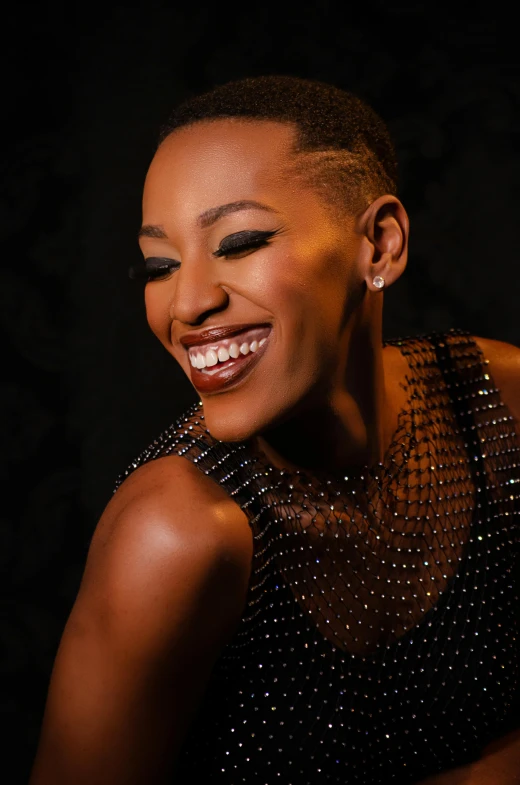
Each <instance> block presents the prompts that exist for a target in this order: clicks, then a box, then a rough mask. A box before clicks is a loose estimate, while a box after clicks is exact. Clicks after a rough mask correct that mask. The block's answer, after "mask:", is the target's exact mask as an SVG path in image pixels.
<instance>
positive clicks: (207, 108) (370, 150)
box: [160, 76, 397, 211]
mask: <svg viewBox="0 0 520 785" xmlns="http://www.w3.org/2000/svg"><path fill="white" fill-rule="evenodd" d="M229 118H236V119H243V120H246V121H247V120H249V121H255V120H268V121H275V122H280V123H286V124H292V125H293V126H294V127H295V131H296V138H295V147H294V153H295V154H296V157H295V168H294V171H295V173H296V174H299V175H301V176H303V177H304V178H306V179H307V181H308V182H310V183H311V185H313V186H314V187H317V188H318V189H319V190H320V191H323V192H324V195H325V196H326V197H327V198H328V199H329V200H331V201H332V202H333V203H334V204H338V205H340V206H342V207H346V208H347V209H349V210H350V211H355V210H358V209H360V208H364V207H366V206H368V204H370V202H372V201H373V200H374V199H377V197H378V196H381V195H382V194H385V193H390V194H395V193H396V192H397V160H396V154H395V149H394V145H393V143H392V140H391V137H390V134H389V131H388V128H387V127H386V125H385V123H384V122H383V121H382V120H381V118H380V117H379V116H378V115H377V114H376V112H375V111H374V110H373V109H372V108H371V107H370V106H368V105H367V104H366V103H364V102H363V101H362V100H361V99H360V98H358V97H357V96H355V95H353V94H352V93H349V92H346V91H345V90H341V89H339V88H337V87H334V86H332V85H329V84H325V83H323V82H317V81H313V80H309V79H299V78H297V77H292V76H260V77H252V78H247V79H241V80H238V81H234V82H229V83H227V84H224V85H220V86H218V87H215V88H214V89H213V90H211V91H209V92H207V93H204V94H202V95H197V96H195V97H193V98H190V99H188V100H187V101H185V102H184V103H182V104H180V106H178V107H177V108H176V109H175V110H174V112H173V114H172V115H171V116H170V118H169V120H168V122H167V124H166V125H165V126H164V127H163V129H162V130H161V135H160V142H162V141H163V140H164V139H165V138H166V137H167V136H169V135H170V134H171V133H173V132H174V131H176V130H177V129H179V128H183V127H186V126H190V125H193V124H195V123H201V122H211V121H214V120H220V119H229Z"/></svg>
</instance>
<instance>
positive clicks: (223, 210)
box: [137, 199, 278, 240]
mask: <svg viewBox="0 0 520 785" xmlns="http://www.w3.org/2000/svg"><path fill="white" fill-rule="evenodd" d="M240 210H265V211H266V212H268V213H277V212H278V211H277V210H275V209H274V208H272V207H268V205H266V204H262V202H255V201H254V200H252V199H243V200H241V201H239V202H229V203H228V204H221V205H220V206H219V207H211V208H210V209H209V210H206V211H205V212H203V213H201V214H200V215H199V217H198V218H197V223H198V224H199V226H200V227H201V228H202V229H207V228H208V226H212V225H213V224H214V223H216V222H217V221H218V220H219V219H220V218H223V217H224V216H225V215H230V214H231V213H238V212H240ZM137 236H138V237H153V238H155V239H156V240H167V239H168V235H167V234H166V232H165V231H164V228H163V227H162V226H154V225H153V224H145V225H144V226H141V228H140V229H139V233H138V235H137Z"/></svg>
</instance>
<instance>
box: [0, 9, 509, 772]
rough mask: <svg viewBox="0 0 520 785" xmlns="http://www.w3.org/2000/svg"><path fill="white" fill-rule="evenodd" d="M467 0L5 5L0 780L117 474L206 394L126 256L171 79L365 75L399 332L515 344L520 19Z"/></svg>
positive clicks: (389, 328)
mask: <svg viewBox="0 0 520 785" xmlns="http://www.w3.org/2000/svg"><path fill="white" fill-rule="evenodd" d="M463 5H464V6H466V4H462V3H459V4H458V5H457V3H453V4H452V7H451V10H450V12H449V15H446V16H444V15H442V13H441V10H440V6H438V5H436V4H433V3H432V4H428V5H424V6H423V5H421V4H420V3H418V2H415V3H412V2H410V3H403V2H401V3H395V4H394V6H393V8H391V9H389V8H386V7H385V4H384V3H380V2H377V1H373V2H371V3H370V4H367V6H366V7H358V6H355V5H353V4H350V3H348V2H345V3H330V2H322V3H321V4H320V5H319V7H318V4H317V3H313V4H312V7H311V6H310V5H309V7H305V6H304V5H300V6H299V7H298V6H292V8H291V11H290V12H289V10H288V8H287V7H285V8H284V6H283V5H282V4H267V5H266V4H263V5H259V4H258V3H254V4H250V5H246V4H243V5H242V6H241V7H240V8H239V9H238V10H237V9H235V10H232V9H231V8H227V7H226V6H225V5H222V4H220V5H219V4H213V5H212V7H211V8H203V7H201V6H195V5H194V7H193V9H192V8H186V7H185V6H182V7H181V6H180V5H177V4H174V3H171V4H168V3H159V2H154V1H153V0H150V2H148V3H146V4H133V5H132V6H131V7H124V5H122V4H120V5H119V6H118V7H115V8H111V7H110V6H108V5H106V6H105V7H104V9H102V10H100V9H99V8H98V7H97V6H96V7H91V8H89V7H86V6H82V7H81V8H77V9H74V8H72V7H69V9H68V11H65V10H62V11H60V12H59V13H58V12H57V11H55V12H53V11H52V8H50V7H49V6H47V5H45V4H44V5H43V6H42V7H39V8H38V9H35V8H33V7H23V6H17V9H16V10H13V9H11V11H10V12H9V15H8V16H7V17H5V16H4V19H3V32H4V36H3V44H2V59H3V68H2V75H3V80H2V82H3V87H2V99H3V100H2V104H3V109H4V120H3V132H4V143H3V146H2V150H3V166H2V172H3V188H2V195H1V199H2V202H1V204H2V210H1V213H0V221H1V226H2V264H1V271H0V320H1V323H2V328H3V333H2V358H3V362H2V366H3V368H4V369H5V371H4V374H3V381H2V382H1V383H0V401H1V411H2V429H1V433H2V444H1V461H2V477H3V479H4V480H5V486H4V490H3V493H2V506H1V509H0V564H1V580H2V591H1V592H0V607H1V610H2V622H1V626H0V659H1V666H2V676H3V677H4V678H3V682H2V684H3V686H2V690H1V691H0V705H1V708H2V710H3V711H2V714H3V715H5V718H6V719H7V728H8V731H5V730H4V732H3V735H2V737H1V739H2V745H5V751H3V752H2V756H1V759H0V769H1V768H3V769H4V772H5V773H6V772H7V771H11V774H9V775H8V774H7V773H6V774H5V776H4V772H2V771H1V770H0V779H1V780H2V781H5V782H6V783H7V782H9V783H11V782H12V783H13V784H14V783H24V782H26V780H27V776H28V770H29V767H30V763H31V760H32V756H33V754H34V746H35V743H36V738H37V733H38V728H39V723H40V720H41V712H42V706H43V701H44V696H45V691H46V686H47V681H48V678H49V673H50V668H51V664H52V660H53V657H54V654H55V651H56V646H57V643H58V640H59V635H60V632H61V629H62V626H63V623H64V620H65V618H66V616H67V613H68V611H69V609H70V606H71V603H72V601H73V598H74V594H75V592H76V590H77V586H78V581H79V579H80V575H81V570H82V566H83V563H84V558H85V553H86V549H87V547H88V541H89V538H90V536H91V534H92V530H93V527H94V525H95V522H96V520H97V517H98V516H99V514H100V511H101V510H102V508H103V506H104V505H105V504H106V502H107V500H108V498H109V496H110V493H111V488H112V485H113V481H114V478H115V476H116V475H117V474H118V473H119V471H120V470H121V469H122V468H124V466H125V465H126V464H127V463H128V462H129V460H130V459H131V457H132V456H133V455H134V454H135V453H136V452H138V451H140V449H141V448H142V447H143V446H144V445H145V444H146V443H147V442H148V441H150V440H151V439H152V438H153V437H154V436H155V435H156V433H157V432H158V431H160V430H161V429H162V428H163V427H165V426H166V425H167V424H168V423H169V422H170V421H171V420H172V419H173V418H174V417H175V416H176V415H177V414H179V413H180V412H181V411H182V409H183V408H185V406H186V405H187V404H188V403H189V402H191V401H192V400H193V399H194V396H193V394H192V392H191V388H190V386H189V384H188V383H187V382H186V381H185V380H184V379H183V378H182V377H181V376H180V374H179V373H178V372H177V370H176V368H175V367H174V365H173V361H171V360H170V359H169V357H168V355H167V354H166V352H165V351H164V350H163V349H162V348H161V347H160V346H159V344H158V343H157V345H156V343H155V342H154V341H155V339H154V338H153V337H152V336H151V335H148V331H147V327H146V324H145V319H144V311H143V306H142V291H141V289H140V288H139V287H137V286H136V285H134V284H132V283H131V282H129V281H128V279H127V277H126V270H127V267H128V266H129V264H131V263H132V261H134V260H135V259H136V258H137V253H138V251H137V245H136V241H135V236H136V231H137V229H138V226H139V219H140V190H141V186H142V182H143V178H144V174H145V171H146V168H147V165H148V163H149V161H150V158H151V156H152V155H153V150H154V145H155V141H156V136H157V130H158V128H159V126H160V124H161V123H162V122H163V121H164V120H165V119H166V117H167V115H168V112H169V110H170V108H171V107H172V106H173V105H174V104H175V103H176V102H177V101H179V100H180V99H182V98H184V97H187V96H189V95H191V94H192V93H193V92H197V91H200V90H203V89H206V88H208V87H210V86H212V85H213V84H216V83H220V82H224V81H227V80H230V79H233V78H238V77H241V76H246V75H256V74H261V73H288V74H294V75H299V76H305V77H312V78H317V79H323V80H325V81H331V82H333V83H335V84H337V85H339V86H341V87H345V88H347V89H352V90H354V91H355V92H357V93H358V94H360V95H361V96H362V97H364V98H365V99H367V100H368V101H369V102H370V103H372V104H373V105H374V106H375V108H376V109H377V110H378V111H379V112H380V113H381V114H382V115H383V117H384V118H385V119H386V120H387V121H388V123H389V125H390V128H391V130H392V132H393V135H394V138H395V140H396V143H397V147H398V152H399V159H400V164H401V197H402V199H403V201H404V203H405V205H406V206H407V208H408V210H409V213H410V216H411V226H412V239H411V259H410V264H409V269H408V272H407V274H406V277H405V278H404V279H403V280H402V282H400V283H399V284H398V285H396V286H395V288H394V289H393V290H392V291H391V292H390V293H389V294H388V295H387V303H386V306H387V317H386V334H387V336H395V335H398V334H406V333H420V332H424V331H430V330H433V329H445V328H449V327H451V326H458V327H462V328H466V329H469V330H471V331H473V332H474V333H476V334H480V335H486V336H489V337H493V338H498V339H501V340H506V341H510V342H513V343H517V344H520V321H519V320H518V316H517V303H518V295H517V281H518V253H517V243H518V230H517V215H518V209H519V204H518V198H517V193H518V187H519V186H518V183H519V180H520V178H519V174H520V156H519V152H518V131H519V127H520V124H519V119H520V118H519V112H518V109H519V101H520V79H519V62H518V54H517V47H516V41H515V34H514V30H515V25H514V22H513V19H512V18H508V17H507V16H506V15H504V14H505V11H504V9H502V8H501V7H500V4H486V5H484V4H482V5H480V6H479V5H478V4H477V5H475V4H473V5H472V6H470V8H471V12H470V13H469V12H466V11H465V10H463V8H462V6H463ZM468 7H469V6H468ZM4 13H5V12H4Z"/></svg>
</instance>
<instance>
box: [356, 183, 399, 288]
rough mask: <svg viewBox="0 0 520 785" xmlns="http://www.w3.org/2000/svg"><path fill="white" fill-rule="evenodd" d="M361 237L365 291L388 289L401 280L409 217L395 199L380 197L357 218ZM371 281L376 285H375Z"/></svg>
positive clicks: (389, 196) (386, 195)
mask: <svg viewBox="0 0 520 785" xmlns="http://www.w3.org/2000/svg"><path fill="white" fill-rule="evenodd" d="M359 221H360V223H359V224H358V228H359V231H360V232H361V233H362V234H363V235H364V238H365V242H364V243H363V251H362V257H363V258H362V264H363V267H364V269H363V273H364V278H365V282H366V285H367V288H368V289H369V291H371V292H378V291H381V290H382V289H383V288H386V287H388V286H391V285H392V284H393V283H394V281H397V279H398V278H399V277H400V275H401V274H402V273H403V272H404V270H405V267H406V262H407V260H408V233H409V221H408V215H407V214H406V210H405V209H404V207H403V205H402V204H401V202H400V201H399V199H397V197H395V196H392V195H391V194H385V196H380V197H379V198H378V199H376V200H375V201H374V202H372V204H371V205H369V207H367V209H366V210H365V212H364V213H363V215H362V216H361V217H360V219H359ZM374 279H376V281H379V284H380V285H379V286H377V285H374Z"/></svg>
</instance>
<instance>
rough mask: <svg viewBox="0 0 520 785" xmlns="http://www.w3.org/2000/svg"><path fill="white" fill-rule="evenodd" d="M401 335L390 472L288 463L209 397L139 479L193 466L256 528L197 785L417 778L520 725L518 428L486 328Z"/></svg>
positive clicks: (190, 767) (155, 451)
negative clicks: (232, 423)
mask: <svg viewBox="0 0 520 785" xmlns="http://www.w3.org/2000/svg"><path fill="white" fill-rule="evenodd" d="M387 343H391V344H393V345H396V346H398V347H399V348H400V350H401V352H402V354H403V355H404V356H405V357H406V360H407V362H408V367H409V373H408V375H407V378H406V389H407V394H408V404H407V406H406V407H405V409H404V410H403V411H402V412H401V414H400V417H399V421H398V427H397V431H396V432H395V434H394V437H393V440H392V443H391V445H390V447H389V448H388V451H387V454H386V456H385V459H384V461H383V462H382V463H380V464H377V465H375V466H373V467H370V468H365V469H356V470H353V471H352V472H349V473H348V475H347V476H341V475H339V476H332V475H330V474H329V475H326V476H325V475H324V476H320V477H318V476H316V475H313V476H311V475H309V474H306V473H305V472H303V471H295V472H288V471H286V470H280V469H277V468H275V467H273V466H272V465H270V464H269V463H268V461H267V459H266V458H265V457H264V456H262V455H261V454H259V453H258V452H255V450H254V449H253V448H252V447H251V445H249V444H247V443H225V442H219V441H216V440H215V439H213V438H212V437H211V435H210V434H209V432H208V431H207V429H206V428H205V425H204V416H203V411H202V408H201V405H200V404H198V405H195V406H194V407H193V408H192V409H191V410H190V411H189V412H188V413H187V414H186V416H185V417H184V418H182V419H181V420H180V421H179V422H178V423H177V424H175V425H174V426H172V427H171V428H170V429H168V430H167V431H166V432H165V433H163V434H162V436H160V437H159V438H158V439H157V440H156V441H155V442H154V443H153V444H152V445H150V446H149V447H148V448H147V449H146V450H145V451H144V452H143V453H142V455H141V456H140V457H139V458H138V459H137V460H136V461H134V462H133V463H132V465H131V466H130V467H129V469H128V470H127V471H126V472H125V473H124V474H123V475H122V477H121V478H120V480H119V482H121V481H122V480H123V479H124V478H125V477H126V476H127V475H128V474H129V473H130V472H131V471H133V470H134V469H135V468H137V467H138V466H139V465H141V464H143V463H145V462H146V461H150V460H153V459H155V458H158V457H161V456H164V455H169V454H176V455H182V456H184V457H185V458H186V459H187V460H190V461H192V462H193V463H194V464H195V465H196V466H197V467H198V468H199V469H200V471H201V472H203V473H204V474H206V475H207V476H209V477H211V478H212V479H213V480H214V481H215V482H216V483H218V484H219V485H221V486H222V487H223V488H224V489H225V491H226V492H227V493H228V494H229V496H230V497H231V498H232V499H234V500H235V501H236V503H237V504H239V505H240V507H241V508H242V510H243V511H244V512H245V513H246V515H247V517H248V519H249V522H250V526H251V529H252V533H253V540H254V555H253V561H252V567H251V577H250V583H249V589H248V595H247V602H246V606H245V609H244V612H243V615H242V618H241V620H240V623H239V626H238V629H237V631H236V633H235V635H234V637H233V639H232V640H231V642H230V643H229V644H228V645H227V646H226V647H225V649H224V651H223V652H222V653H221V656H220V658H219V660H218V661H217V663H216V665H215V667H214V670H213V673H212V677H211V680H210V684H209V687H208V689H207V692H206V695H205V699H204V701H203V704H202V706H201V707H200V710H199V712H198V716H197V719H196V721H195V723H194V725H193V727H192V729H191V731H190V733H189V736H188V739H187V741H186V744H185V746H184V749H183V752H182V754H181V756H180V760H179V762H178V770H177V773H176V777H175V780H174V781H175V783H176V784H177V785H181V783H182V784H184V783H192V782H205V783H211V784H212V785H216V784H217V783H222V784H224V783H225V784H226V785H238V784H239V783H247V785H274V784H275V783H281V785H317V784H318V783H330V784H332V783H334V785H350V783H352V784H354V783H359V784H361V783H362V785H376V783H379V784H381V785H386V783H391V782H396V783H398V784H399V785H405V783H414V782H416V781H417V780H419V779H422V778H423V777H426V776H427V775H429V774H432V773H435V772H438V771H442V770H445V769H449V768H453V767H456V766H459V765H463V764H464V763H467V762H469V761H471V760H474V759H476V758H478V756H479V753H480V751H481V749H482V748H483V747H484V746H485V744H486V743H488V742H489V741H490V740H492V739H493V738H494V737H497V736H499V735H501V734H502V733H504V732H505V730H507V729H508V723H511V719H512V718H513V716H514V714H513V706H514V701H515V700H516V699H517V698H518V674H519V657H518V646H517V640H518V634H517V626H518V618H517V617H518V592H517V589H516V586H515V578H516V576H515V572H514V559H515V549H514V547H513V546H514V545H515V543H517V542H518V523H519V516H520V439H519V436H518V433H517V432H515V424H514V419H513V417H512V415H511V413H510V412H509V410H508V409H507V407H506V406H505V405H504V403H503V402H502V400H501V398H500V393H499V391H498V390H497V389H496V387H495V385H494V383H493V380H492V379H491V377H490V375H489V373H488V371H487V368H486V366H487V361H486V360H484V358H483V357H482V355H481V353H480V350H479V349H478V347H477V345H476V344H475V342H474V341H473V339H472V338H471V337H469V336H468V335H466V334H464V333H462V332H455V331H452V332H450V333H448V334H446V335H432V336H429V337H421V338H413V339H407V340H403V341H389V342H387ZM509 729H510V728H509Z"/></svg>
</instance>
